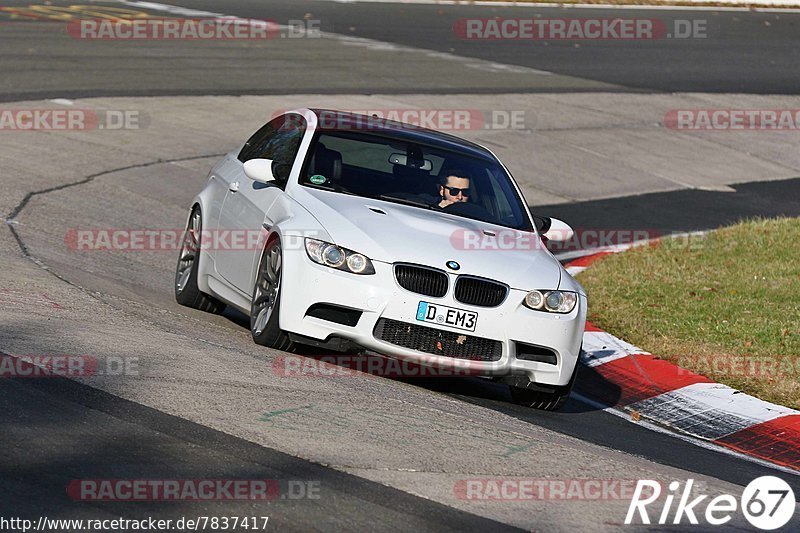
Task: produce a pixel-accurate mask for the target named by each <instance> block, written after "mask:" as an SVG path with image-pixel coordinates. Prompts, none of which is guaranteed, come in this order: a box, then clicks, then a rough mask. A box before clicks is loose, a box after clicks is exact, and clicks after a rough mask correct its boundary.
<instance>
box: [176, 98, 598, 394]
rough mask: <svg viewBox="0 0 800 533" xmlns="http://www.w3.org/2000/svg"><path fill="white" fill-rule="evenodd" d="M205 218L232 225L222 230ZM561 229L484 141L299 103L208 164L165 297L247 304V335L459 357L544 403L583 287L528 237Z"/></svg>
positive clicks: (563, 364) (570, 369)
mask: <svg viewBox="0 0 800 533" xmlns="http://www.w3.org/2000/svg"><path fill="white" fill-rule="evenodd" d="M222 233H226V234H228V235H238V236H239V237H237V238H235V239H233V240H232V241H230V240H229V241H227V242H228V245H225V246H223V245H220V244H219V241H220V239H219V238H218V237H219V235H220V234H222ZM242 236H244V237H242ZM570 237H571V230H570V229H569V227H568V226H567V225H566V224H564V223H563V222H560V221H558V220H555V219H549V218H545V217H534V216H533V215H532V214H531V212H530V210H529V208H528V205H527V203H526V202H525V201H524V199H523V196H522V193H521V192H520V189H519V187H518V186H517V184H516V183H515V182H514V180H513V178H512V177H511V175H510V173H509V172H508V170H507V169H506V168H505V167H504V166H503V164H502V163H501V162H500V161H499V160H498V159H497V158H496V157H495V156H494V154H492V152H490V151H489V150H488V149H486V148H484V147H483V146H479V145H477V144H474V143H472V142H468V141H465V140H463V139H459V138H457V137H454V136H451V135H448V134H444V133H440V132H436V131H431V130H427V129H423V128H419V127H416V126H412V125H408V124H402V123H398V122H392V121H387V120H382V119H377V118H373V117H368V116H364V115H357V114H351V113H344V112H337V111H326V110H316V109H313V110H312V109H298V110H295V111H291V112H288V113H285V114H282V115H281V116H279V117H277V118H275V119H273V120H271V121H270V122H269V123H267V124H266V125H265V126H264V127H262V128H261V129H260V130H258V131H257V132H256V133H255V134H254V135H253V136H252V137H251V138H250V139H249V140H248V141H247V142H246V143H245V144H244V145H243V146H241V147H239V148H237V149H236V150H234V151H232V152H230V153H229V154H228V155H227V156H225V157H224V158H223V159H222V160H221V161H219V162H218V163H217V164H216V165H215V166H214V167H213V168H212V170H211V172H210V174H209V177H208V184H207V185H206V187H205V188H204V189H203V190H202V191H201V192H200V193H199V194H198V195H197V196H196V197H195V198H194V200H193V201H192V205H191V209H190V212H189V217H188V223H187V231H186V235H185V237H184V240H183V247H182V249H181V252H180V256H179V259H178V265H177V271H176V276H175V296H176V299H177V301H178V302H179V303H180V304H182V305H186V306H190V307H194V308H197V309H202V310H206V311H210V312H221V311H222V309H224V307H225V306H226V305H230V306H233V307H234V308H236V309H238V310H240V311H242V312H243V313H245V314H247V315H249V317H250V329H251V332H252V335H253V339H254V341H255V342H256V343H258V344H262V345H265V346H269V347H272V348H277V349H282V350H289V349H292V347H293V346H294V345H295V344H302V345H310V346H317V347H324V348H327V349H332V350H338V351H347V350H354V349H357V350H362V351H367V352H373V353H378V354H381V355H385V356H388V357H391V358H397V359H401V360H405V361H408V362H412V363H416V364H420V365H437V366H439V367H441V368H447V367H453V368H455V367H459V365H464V364H468V365H469V369H470V374H472V375H475V374H477V375H480V376H485V377H492V378H495V379H498V380H501V381H504V382H506V383H508V384H509V385H510V387H511V393H512V397H513V398H514V400H515V401H516V402H518V403H521V404H524V405H528V406H531V407H536V408H540V409H550V410H552V409H558V408H560V407H561V406H562V405H563V404H564V403H565V402H566V400H567V398H568V396H569V392H570V390H571V388H572V385H573V383H574V381H575V376H576V373H577V368H578V365H577V362H578V355H579V353H580V350H581V341H582V338H583V331H584V325H585V320H586V302H587V300H586V293H585V291H584V290H583V288H582V287H581V286H580V284H579V283H578V282H577V281H575V279H573V278H572V276H570V275H569V274H568V273H567V272H566V270H564V268H563V267H562V266H561V264H560V263H559V262H558V260H556V259H555V257H554V256H553V255H552V254H551V253H550V252H549V251H548V250H547V249H546V247H545V246H543V245H542V239H543V238H544V239H551V240H563V239H569V238H570ZM230 242H233V243H234V244H237V243H238V245H230Z"/></svg>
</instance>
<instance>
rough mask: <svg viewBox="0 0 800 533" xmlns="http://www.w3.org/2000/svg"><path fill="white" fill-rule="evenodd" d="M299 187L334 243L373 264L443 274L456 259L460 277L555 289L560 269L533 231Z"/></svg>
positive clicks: (298, 195)
mask: <svg viewBox="0 0 800 533" xmlns="http://www.w3.org/2000/svg"><path fill="white" fill-rule="evenodd" d="M299 189H300V190H297V191H295V194H294V196H295V199H296V200H297V201H299V202H300V203H301V204H303V205H304V206H305V207H306V208H307V209H308V210H309V211H310V212H311V213H312V214H313V215H314V217H315V218H316V219H317V220H318V221H319V222H320V224H321V225H322V227H323V228H324V229H325V231H327V233H328V234H329V235H330V236H331V237H332V238H333V240H334V241H335V243H336V244H338V245H339V246H343V247H345V248H349V249H351V250H354V251H356V252H360V253H362V254H364V255H366V256H367V257H369V258H371V259H373V260H375V261H382V262H385V263H396V262H406V263H416V264H422V265H428V266H431V267H435V268H439V269H442V270H448V268H447V267H446V263H447V262H448V261H457V262H458V263H459V264H460V265H461V268H460V270H458V273H459V274H470V275H474V276H480V277H485V278H490V279H494V280H498V281H501V282H503V283H506V284H507V285H509V286H510V287H511V288H513V289H522V290H531V289H555V288H558V286H559V282H560V279H561V266H560V264H559V263H558V261H557V260H556V259H555V258H554V257H553V256H552V254H550V252H548V251H547V250H545V249H543V248H542V247H541V246H540V245H539V246H537V244H538V240H537V239H538V238H537V236H536V234H534V233H530V232H525V231H517V230H513V229H509V228H504V227H502V226H496V225H493V224H488V223H485V222H480V221H476V220H470V219H467V218H463V217H456V216H453V215H448V214H445V213H442V212H438V211H428V210H425V209H422V208H419V207H413V206H406V205H401V204H396V203H392V202H384V201H381V200H373V199H371V198H364V197H360V196H351V195H347V194H340V193H334V192H328V191H322V190H318V189H311V188H307V187H300V188H299ZM485 232H490V233H494V234H495V235H496V236H495V237H492V236H490V235H487V234H486V233H485ZM450 272H453V271H452V270H450Z"/></svg>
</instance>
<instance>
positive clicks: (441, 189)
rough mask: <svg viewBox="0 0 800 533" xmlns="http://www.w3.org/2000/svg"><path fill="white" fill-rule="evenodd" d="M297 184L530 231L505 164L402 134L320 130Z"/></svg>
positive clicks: (520, 201) (522, 205)
mask: <svg viewBox="0 0 800 533" xmlns="http://www.w3.org/2000/svg"><path fill="white" fill-rule="evenodd" d="M311 154H312V155H311V157H310V158H309V160H308V161H307V164H306V169H305V172H304V173H303V175H302V176H301V179H300V184H301V185H304V186H307V187H312V188H317V189H324V190H328V191H333V192H337V193H341V194H352V195H356V196H363V197H365V198H371V199H374V200H381V201H386V202H394V203H399V204H404V205H409V206H413V207H418V208H421V209H433V210H441V211H442V212H444V213H449V214H453V215H456V216H461V217H465V218H469V219H473V220H480V221H482V222H488V223H491V224H496V225H499V226H505V227H509V228H514V229H518V230H523V231H532V228H531V223H530V220H529V219H528V215H527V212H526V210H525V206H524V204H523V202H522V199H521V198H520V195H519V194H518V193H517V191H516V189H515V187H514V185H513V184H512V182H511V178H510V177H509V176H508V174H507V173H506V172H505V170H504V169H503V167H502V166H501V165H500V164H499V163H497V162H496V161H494V160H492V159H489V158H480V157H474V156H472V155H470V154H466V153H459V152H456V151H451V150H447V149H443V148H439V147H434V146H429V145H424V144H418V143H414V142H410V141H408V140H405V139H396V138H392V137H389V136H385V135H380V134H375V133H363V132H343V131H336V132H323V133H321V134H320V135H319V136H318V138H317V141H316V143H315V145H314V147H312V149H311Z"/></svg>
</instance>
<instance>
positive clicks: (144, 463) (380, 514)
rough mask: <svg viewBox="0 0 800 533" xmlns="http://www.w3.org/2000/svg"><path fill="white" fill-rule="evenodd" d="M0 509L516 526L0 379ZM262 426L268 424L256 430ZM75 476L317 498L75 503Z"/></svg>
mask: <svg viewBox="0 0 800 533" xmlns="http://www.w3.org/2000/svg"><path fill="white" fill-rule="evenodd" d="M0 410H1V411H2V413H3V416H2V418H1V419H0V447H1V448H2V449H3V450H4V453H3V454H0V476H2V479H3V480H4V481H3V483H2V484H0V502H2V503H0V514H2V515H3V516H6V517H8V516H19V517H28V518H30V517H37V516H40V515H43V514H48V513H49V516H50V517H51V518H52V517H55V516H61V517H65V516H68V517H70V518H98V517H102V516H105V515H111V516H122V517H126V518H136V519H140V518H142V517H147V516H154V517H158V518H162V519H167V518H172V519H175V518H179V517H181V516H187V517H191V516H193V515H204V516H218V517H219V516H269V517H270V519H269V525H270V526H275V528H276V529H278V528H279V529H280V530H287V531H312V530H315V531H333V530H350V531H352V530H357V531H399V530H406V531H408V530H422V531H468V530H477V531H517V529H515V528H511V527H509V526H506V525H504V524H501V523H498V522H494V521H492V520H488V519H485V518H482V517H479V516H476V515H473V514H470V513H467V512H463V511H459V510H456V509H453V508H451V507H447V506H445V505H441V504H438V503H435V502H432V501H430V500H426V499H424V498H420V497H416V496H412V495H410V494H408V493H405V492H402V491H400V490H396V489H392V488H389V487H386V486H384V485H381V484H378V483H374V482H371V481H368V480H365V479H363V478H359V477H357V476H353V475H350V474H346V473H342V472H339V471H337V470H333V469H331V468H326V467H324V466H321V465H318V464H315V463H312V462H309V461H305V460H302V459H298V458H296V457H292V456H290V455H288V454H285V453H282V452H278V451H276V450H272V449H269V448H266V447H263V446H260V445H257V444H254V443H252V442H248V441H246V440H243V439H240V438H237V437H233V436H231V435H228V434H226V433H222V432H220V431H216V430H213V429H210V428H208V427H205V426H201V425H199V424H196V423H194V422H190V421H188V420H184V419H182V418H178V417H175V416H172V415H169V414H166V413H163V412H160V411H157V410H155V409H151V408H149V407H146V406H143V405H140V404H138V403H135V402H131V401H128V400H125V399H122V398H119V397H117V396H114V395H112V394H109V393H106V392H104V391H101V390H98V389H95V388H92V387H89V386H87V385H83V384H81V383H78V382H75V381H71V380H68V379H64V378H47V379H24V378H14V379H0ZM264 430H265V431H269V429H268V427H267V426H266V425H265V428H264ZM75 479H194V480H199V479H277V480H296V481H307V482H316V483H318V486H319V498H318V499H298V500H292V499H277V500H274V501H266V502H257V503H256V502H252V501H217V502H187V501H171V502H145V501H137V502H124V503H122V502H83V501H73V500H71V499H70V498H69V497H68V496H67V493H66V487H67V485H68V484H69V483H70V481H72V480H75Z"/></svg>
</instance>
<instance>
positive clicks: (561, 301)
mask: <svg viewBox="0 0 800 533" xmlns="http://www.w3.org/2000/svg"><path fill="white" fill-rule="evenodd" d="M577 303H578V294H577V293H574V292H568V291H531V292H529V293H528V294H527V295H526V296H525V301H524V302H523V304H524V305H525V306H526V307H530V308H531V309H535V310H536V311H548V312H550V313H561V314H566V313H570V312H572V310H573V309H575V305H576V304H577Z"/></svg>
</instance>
